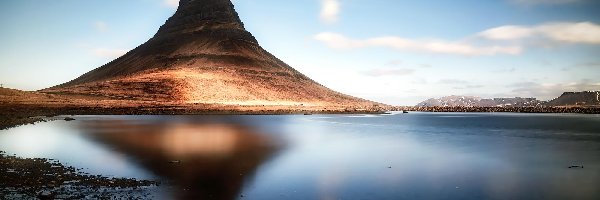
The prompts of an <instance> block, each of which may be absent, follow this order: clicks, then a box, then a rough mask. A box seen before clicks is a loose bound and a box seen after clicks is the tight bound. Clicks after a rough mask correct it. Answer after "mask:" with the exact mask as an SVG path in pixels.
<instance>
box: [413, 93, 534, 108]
mask: <svg viewBox="0 0 600 200" xmlns="http://www.w3.org/2000/svg"><path fill="white" fill-rule="evenodd" d="M543 103H544V102H543V101H539V100H537V99H536V98H521V97H514V98H494V99H484V98H481V97H475V96H447V97H442V98H439V99H433V98H432V99H428V100H426V101H423V102H421V103H419V104H417V106H418V107H434V106H441V107H457V106H460V107H524V106H540V105H542V104H543Z"/></svg>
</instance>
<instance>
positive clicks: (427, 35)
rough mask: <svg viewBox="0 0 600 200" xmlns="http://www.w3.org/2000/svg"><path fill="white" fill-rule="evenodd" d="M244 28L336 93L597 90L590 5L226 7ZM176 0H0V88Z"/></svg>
mask: <svg viewBox="0 0 600 200" xmlns="http://www.w3.org/2000/svg"><path fill="white" fill-rule="evenodd" d="M233 2H234V4H235V6H236V10H237V11H238V13H239V14H240V17H241V18H242V21H244V23H245V25H246V29H248V30H249V31H250V32H252V33H253V34H254V36H255V37H256V38H257V39H258V41H259V42H260V44H261V45H262V46H263V47H264V48H265V49H267V50H268V51H270V52H271V53H273V54H274V55H276V56H277V57H279V58H280V59H282V60H284V61H285V62H287V63H288V64H290V65H291V66H292V67H294V68H296V69H298V70H299V71H300V72H302V73H304V74H306V75H308V76H309V77H311V78H313V79H314V80H316V81H318V82H320V83H322V84H323V85H325V86H328V87H330V88H332V89H335V90H338V91H340V92H344V93H347V94H351V95H354V96H359V97H362V98H367V99H371V100H376V101H380V102H384V103H389V104H394V105H413V104H416V103H418V102H419V101H422V100H425V99H427V98H432V97H441V96H447V95H475V96H481V97H512V96H521V97H537V98H540V99H543V100H546V99H550V98H553V97H556V96H559V95H560V94H561V93H562V92H563V91H583V90H600V79H599V78H598V77H600V14H598V13H600V12H598V10H600V2H598V1H594V0H496V1H491V0H490V1H477V0H460V1H459V0H455V1H404V0H378V1H369V0H294V1H280V0H234V1H233ZM176 5H177V1H176V0H127V1H123V0H86V1H80V0H56V1H39V0H4V1H0V27H2V28H1V29H0V82H1V83H2V84H4V86H5V87H11V88H18V89H23V90H37V89H42V88H46V87H50V86H53V85H56V84H60V83H63V82H66V81H69V80H71V79H74V78H76V77H77V76H79V75H81V74H83V73H85V72H87V71H89V70H91V69H94V68H96V67H98V66H101V65H103V64H105V63H107V62H109V61H110V60H112V59H114V58H116V57H118V56H119V55H122V54H124V53H125V52H127V51H128V50H130V49H133V48H134V47H136V46H138V45H140V44H142V43H143V42H145V41H146V40H148V39H149V38H150V37H152V35H154V33H156V31H157V30H158V28H159V27H160V25H162V24H163V23H164V21H165V20H166V19H167V18H168V17H169V16H171V15H172V14H173V13H174V12H175V9H176Z"/></svg>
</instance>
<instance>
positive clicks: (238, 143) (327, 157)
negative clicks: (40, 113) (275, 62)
mask: <svg viewBox="0 0 600 200" xmlns="http://www.w3.org/2000/svg"><path fill="white" fill-rule="evenodd" d="M75 118H76V119H77V120H76V121H71V122H66V121H54V122H48V123H40V124H37V125H27V126H22V127H18V128H14V129H9V130H4V131H0V150H4V151H7V152H8V153H10V154H16V155H17V156H21V157H43V158H53V159H58V160H60V161H62V162H63V163H65V164H67V165H71V166H75V167H78V168H83V169H84V171H85V172H90V173H92V174H103V175H105V176H115V177H132V178H141V179H158V180H162V181H163V183H164V184H163V185H161V186H160V187H159V188H158V189H157V191H156V193H157V194H156V198H161V199H206V198H212V199H600V189H599V188H600V115H573V114H509V113H495V114H490V113H409V114H401V113H394V114H392V115H310V116H76V117H75ZM171 161H178V163H173V162H171ZM571 165H583V166H584V168H583V169H579V168H578V169H569V168H568V167H569V166H571Z"/></svg>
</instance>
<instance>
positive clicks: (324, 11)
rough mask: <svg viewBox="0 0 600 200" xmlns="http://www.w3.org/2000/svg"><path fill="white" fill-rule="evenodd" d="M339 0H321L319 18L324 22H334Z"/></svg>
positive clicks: (338, 8) (336, 18)
mask: <svg viewBox="0 0 600 200" xmlns="http://www.w3.org/2000/svg"><path fill="white" fill-rule="evenodd" d="M340 7H341V4H340V1H339V0H321V20H323V21H324V22H326V23H335V22H337V21H338V16H339V14H340Z"/></svg>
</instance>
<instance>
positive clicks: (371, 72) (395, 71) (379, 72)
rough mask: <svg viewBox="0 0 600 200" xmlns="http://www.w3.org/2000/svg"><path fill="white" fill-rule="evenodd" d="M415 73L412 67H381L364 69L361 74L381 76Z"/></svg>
mask: <svg viewBox="0 0 600 200" xmlns="http://www.w3.org/2000/svg"><path fill="white" fill-rule="evenodd" d="M413 73H415V70H414V69H406V68H402V69H393V68H383V69H372V70H369V71H364V72H363V74H365V75H367V76H374V77H381V76H404V75H410V74H413Z"/></svg>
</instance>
